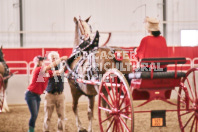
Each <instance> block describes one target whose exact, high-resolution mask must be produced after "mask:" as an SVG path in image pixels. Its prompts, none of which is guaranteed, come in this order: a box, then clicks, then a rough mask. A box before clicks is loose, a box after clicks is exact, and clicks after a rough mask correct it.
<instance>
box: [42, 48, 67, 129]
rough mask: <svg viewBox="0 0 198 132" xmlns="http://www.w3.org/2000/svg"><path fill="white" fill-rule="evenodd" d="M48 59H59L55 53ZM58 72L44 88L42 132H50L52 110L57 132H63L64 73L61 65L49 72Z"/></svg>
mask: <svg viewBox="0 0 198 132" xmlns="http://www.w3.org/2000/svg"><path fill="white" fill-rule="evenodd" d="M48 59H49V60H50V62H55V61H56V60H57V59H59V54H58V52H56V51H51V52H50V53H49V54H48ZM57 70H59V73H61V74H59V75H58V74H56V75H54V76H53V77H50V78H49V81H48V85H47V88H46V94H45V101H44V113H45V115H44V127H43V129H44V132H49V131H50V120H51V116H52V113H53V111H54V108H56V113H57V115H58V129H57V131H58V132H64V131H65V123H64V121H65V95H64V93H63V90H64V71H65V70H66V69H64V71H60V70H63V68H61V65H57V66H56V67H53V68H52V69H51V71H52V72H53V71H57Z"/></svg>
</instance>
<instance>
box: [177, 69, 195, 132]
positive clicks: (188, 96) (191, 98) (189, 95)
mask: <svg viewBox="0 0 198 132" xmlns="http://www.w3.org/2000/svg"><path fill="white" fill-rule="evenodd" d="M197 82H198V68H192V69H190V70H189V71H188V72H187V73H186V77H184V78H183V79H182V81H181V86H180V89H179V94H178V111H177V112H178V121H179V125H180V128H181V131H182V132H198V86H197V84H196V83H197Z"/></svg>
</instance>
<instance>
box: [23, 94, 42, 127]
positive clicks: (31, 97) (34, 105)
mask: <svg viewBox="0 0 198 132" xmlns="http://www.w3.org/2000/svg"><path fill="white" fill-rule="evenodd" d="M25 100H26V102H27V104H28V108H29V110H30V113H31V117H30V120H29V126H31V127H33V128H34V127H35V122H36V118H37V116H38V112H39V107H40V101H41V98H40V95H38V94H35V93H32V92H30V91H27V92H26V93H25Z"/></svg>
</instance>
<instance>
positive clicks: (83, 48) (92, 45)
mask: <svg viewBox="0 0 198 132" xmlns="http://www.w3.org/2000/svg"><path fill="white" fill-rule="evenodd" d="M98 43H99V32H98V31H97V32H96V35H95V37H94V39H93V41H92V42H90V39H89V40H85V41H83V43H81V44H80V45H79V46H78V47H76V48H75V49H74V52H73V53H72V55H71V56H70V57H69V58H68V60H67V61H66V67H67V69H68V71H69V74H68V76H67V78H70V79H74V81H75V85H76V88H77V89H79V90H80V91H81V92H82V93H83V94H84V95H86V96H90V95H87V94H86V93H84V92H83V91H82V90H81V89H80V86H79V83H78V82H77V79H79V78H83V76H82V75H79V74H78V71H79V68H80V67H82V66H83V64H84V63H85V62H86V61H88V63H89V66H88V67H87V68H89V69H90V70H89V71H88V72H87V75H89V76H88V79H91V77H93V74H96V75H97V76H96V78H97V77H98V72H97V71H96V65H95V51H96V50H97V49H98ZM79 56H81V58H80V60H79V61H78V62H77V64H76V65H75V67H74V69H73V70H72V69H71V68H70V65H71V63H72V62H73V60H74V59H75V58H76V57H79Z"/></svg>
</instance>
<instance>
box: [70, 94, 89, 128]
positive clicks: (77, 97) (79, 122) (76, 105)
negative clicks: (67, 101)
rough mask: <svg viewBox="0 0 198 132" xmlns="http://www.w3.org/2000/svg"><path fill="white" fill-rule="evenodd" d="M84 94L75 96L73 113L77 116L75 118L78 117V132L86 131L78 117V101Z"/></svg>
mask: <svg viewBox="0 0 198 132" xmlns="http://www.w3.org/2000/svg"><path fill="white" fill-rule="evenodd" d="M81 95H82V94H78V95H75V96H73V106H72V108H73V112H74V114H75V117H76V126H77V127H78V132H84V131H86V129H85V128H83V127H82V124H81V121H80V119H79V116H78V99H79V98H80V96H81Z"/></svg>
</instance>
